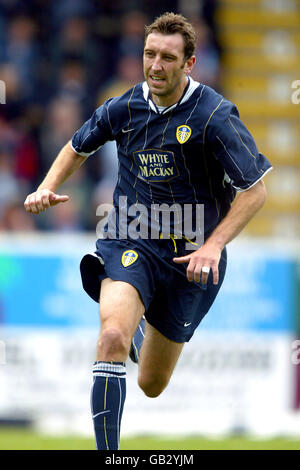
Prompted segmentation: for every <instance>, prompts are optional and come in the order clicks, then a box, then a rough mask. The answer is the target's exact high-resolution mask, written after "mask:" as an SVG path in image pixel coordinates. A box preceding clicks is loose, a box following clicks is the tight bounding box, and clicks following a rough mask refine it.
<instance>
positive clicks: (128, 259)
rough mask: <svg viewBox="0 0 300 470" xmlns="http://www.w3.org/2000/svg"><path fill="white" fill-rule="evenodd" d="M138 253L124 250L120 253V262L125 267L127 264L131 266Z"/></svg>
mask: <svg viewBox="0 0 300 470" xmlns="http://www.w3.org/2000/svg"><path fill="white" fill-rule="evenodd" d="M138 256H139V255H138V254H137V252H136V251H133V250H127V251H124V253H123V254H122V264H123V266H124V268H127V267H128V266H131V265H132V264H133V263H134V262H135V261H136V260H137V259H138Z"/></svg>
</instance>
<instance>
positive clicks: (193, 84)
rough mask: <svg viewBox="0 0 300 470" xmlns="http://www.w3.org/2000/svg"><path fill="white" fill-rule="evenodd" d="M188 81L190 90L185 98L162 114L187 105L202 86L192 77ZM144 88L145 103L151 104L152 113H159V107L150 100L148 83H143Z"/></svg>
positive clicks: (168, 107)
mask: <svg viewBox="0 0 300 470" xmlns="http://www.w3.org/2000/svg"><path fill="white" fill-rule="evenodd" d="M188 79H189V85H188V89H187V90H186V92H185V94H184V96H183V98H182V99H181V100H180V101H179V102H177V103H174V104H173V105H172V106H167V107H166V108H165V109H164V110H163V111H162V112H161V113H160V114H164V113H165V112H168V111H171V109H174V108H175V107H176V106H178V105H181V104H182V103H185V102H186V101H187V100H188V99H189V98H190V97H191V96H192V94H193V93H194V91H195V90H196V88H198V86H199V85H201V84H200V83H199V82H196V81H195V80H193V79H192V77H190V76H188ZM142 86H143V95H144V99H145V101H147V102H148V103H149V106H150V108H151V109H152V111H154V112H155V113H159V111H158V109H157V106H155V104H154V103H153V101H152V100H151V98H149V95H150V90H149V87H148V84H147V82H143V85H142ZM202 86H204V85H202Z"/></svg>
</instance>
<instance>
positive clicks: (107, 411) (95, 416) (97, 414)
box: [93, 410, 110, 419]
mask: <svg viewBox="0 0 300 470" xmlns="http://www.w3.org/2000/svg"><path fill="white" fill-rule="evenodd" d="M105 413H110V410H105V411H100V413H96V414H95V415H93V419H94V418H97V416H99V415H104V414H105Z"/></svg>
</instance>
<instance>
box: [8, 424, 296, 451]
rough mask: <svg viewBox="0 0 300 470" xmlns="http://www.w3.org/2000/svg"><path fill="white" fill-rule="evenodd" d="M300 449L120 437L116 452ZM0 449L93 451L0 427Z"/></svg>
mask: <svg viewBox="0 0 300 470" xmlns="http://www.w3.org/2000/svg"><path fill="white" fill-rule="evenodd" d="M256 449H257V450H300V437H299V438H298V439H287V438H276V439H268V440H267V439H265V440H259V439H255V438H250V437H238V436H231V437H227V438H223V439H208V438H205V437H202V436H198V437H197V436H191V437H182V438H176V439H172V438H166V437H154V436H151V437H150V436H148V437H146V436H145V437H136V438H130V439H129V438H123V439H121V443H120V450H256ZM0 450H95V444H94V440H93V439H92V438H81V437H78V436H69V437H54V436H45V435H43V434H38V433H36V432H34V431H32V430H29V429H28V430H27V429H10V428H2V429H1V428H0Z"/></svg>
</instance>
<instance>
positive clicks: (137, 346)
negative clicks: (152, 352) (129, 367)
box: [129, 316, 146, 363]
mask: <svg viewBox="0 0 300 470" xmlns="http://www.w3.org/2000/svg"><path fill="white" fill-rule="evenodd" d="M145 325H146V320H145V317H144V316H143V317H142V318H141V321H140V323H139V326H138V328H137V330H136V332H135V334H134V337H133V338H132V342H131V348H130V352H129V357H130V359H131V360H132V361H133V362H136V363H138V362H139V358H140V350H141V347H142V344H143V341H144V338H145Z"/></svg>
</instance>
